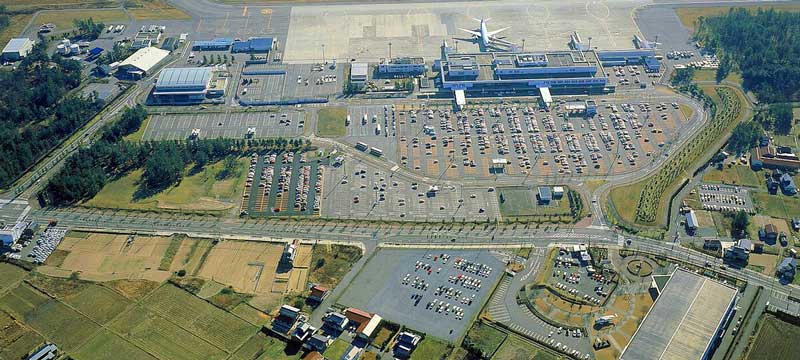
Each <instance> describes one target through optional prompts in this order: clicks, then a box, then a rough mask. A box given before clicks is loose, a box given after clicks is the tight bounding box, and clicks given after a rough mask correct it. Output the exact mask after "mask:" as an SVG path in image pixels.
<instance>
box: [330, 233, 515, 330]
mask: <svg viewBox="0 0 800 360" xmlns="http://www.w3.org/2000/svg"><path fill="white" fill-rule="evenodd" d="M503 271H504V265H503V263H502V262H501V261H500V260H498V259H497V258H495V257H494V256H492V255H491V254H490V253H489V252H488V251H465V250H453V251H450V250H446V251H442V250H421V249H420V250H400V249H381V250H379V251H378V252H376V253H375V255H374V256H373V257H372V259H370V261H369V262H368V263H367V264H366V265H364V268H363V269H362V271H361V272H360V273H359V275H358V276H357V277H356V278H355V279H353V282H352V283H351V284H350V286H349V287H348V288H347V290H346V291H345V292H344V294H343V295H342V297H341V298H339V303H341V304H343V305H345V306H352V307H356V308H359V309H362V310H366V311H369V312H374V313H377V314H379V315H380V316H382V317H384V318H386V319H388V320H390V321H393V322H396V323H400V324H404V325H406V326H408V327H410V328H412V329H414V330H418V331H422V332H425V333H427V334H428V335H430V336H435V337H438V338H441V339H445V340H447V341H455V340H456V339H458V338H459V337H460V336H461V335H462V334H463V333H464V332H465V331H466V330H467V328H468V327H469V326H470V324H471V321H472V318H473V317H474V316H475V315H476V314H477V312H478V311H479V310H480V308H481V305H482V304H483V302H484V301H485V299H486V298H487V297H488V296H489V293H490V290H491V289H492V287H493V286H494V284H495V282H496V281H497V280H498V278H499V276H500V275H501V274H502V273H503Z"/></svg>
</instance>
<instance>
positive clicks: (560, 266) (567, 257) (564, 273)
mask: <svg viewBox="0 0 800 360" xmlns="http://www.w3.org/2000/svg"><path fill="white" fill-rule="evenodd" d="M588 269H589V267H587V266H581V264H580V261H579V260H578V259H577V258H575V257H573V256H572V255H571V254H570V252H569V251H566V250H563V249H562V250H560V251H559V254H558V256H557V257H556V258H555V260H554V265H553V269H552V272H551V274H550V276H549V278H548V280H547V282H548V283H550V285H551V286H553V287H555V288H558V289H561V290H563V291H565V292H567V293H569V294H570V295H573V296H576V297H578V298H582V299H583V300H585V301H588V302H590V303H593V304H594V305H596V306H599V305H601V304H603V302H604V301H605V299H606V298H607V297H608V296H609V295H611V294H610V293H611V289H612V288H613V286H614V285H613V284H612V282H611V278H610V275H605V274H604V273H601V272H597V273H595V272H589V271H588Z"/></svg>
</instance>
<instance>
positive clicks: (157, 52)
mask: <svg viewBox="0 0 800 360" xmlns="http://www.w3.org/2000/svg"><path fill="white" fill-rule="evenodd" d="M167 56H169V51H167V50H162V49H159V48H156V47H152V46H150V47H146V48H143V49H139V50H136V52H135V53H133V55H131V56H129V57H128V58H127V59H125V60H123V61H122V62H120V63H119V66H118V67H117V73H118V74H119V75H120V76H123V77H128V78H134V79H141V78H143V77H145V76H147V74H149V73H150V71H151V70H153V69H154V68H155V67H156V65H158V64H159V63H160V62H162V61H164V59H166V58H167Z"/></svg>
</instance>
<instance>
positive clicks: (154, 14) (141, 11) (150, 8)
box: [125, 0, 192, 20]
mask: <svg viewBox="0 0 800 360" xmlns="http://www.w3.org/2000/svg"><path fill="white" fill-rule="evenodd" d="M125 3H126V7H127V8H128V12H129V13H130V14H131V16H132V17H133V18H134V19H136V20H188V19H191V18H192V17H191V16H189V14H187V13H185V12H183V11H182V10H180V9H177V8H175V7H173V6H171V5H169V4H167V3H166V2H164V0H127V1H126V2H125Z"/></svg>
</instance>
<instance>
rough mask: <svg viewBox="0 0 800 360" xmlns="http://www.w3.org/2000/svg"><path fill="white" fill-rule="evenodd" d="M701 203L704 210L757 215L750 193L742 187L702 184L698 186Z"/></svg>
mask: <svg viewBox="0 0 800 360" xmlns="http://www.w3.org/2000/svg"><path fill="white" fill-rule="evenodd" d="M698 190H699V195H700V203H702V204H703V210H711V211H740V210H743V211H745V212H747V213H750V214H753V213H755V208H753V200H752V199H751V198H750V192H749V191H748V190H747V189H745V188H742V187H738V186H729V185H717V184H701V185H700V186H698Z"/></svg>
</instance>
